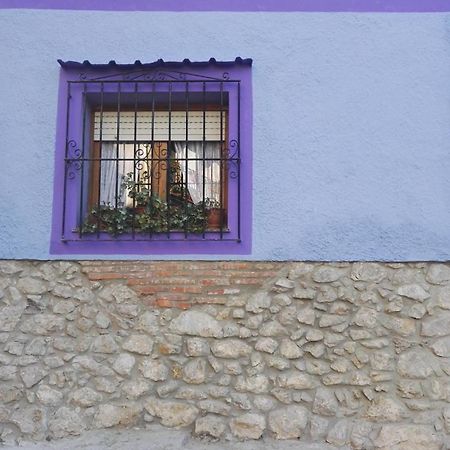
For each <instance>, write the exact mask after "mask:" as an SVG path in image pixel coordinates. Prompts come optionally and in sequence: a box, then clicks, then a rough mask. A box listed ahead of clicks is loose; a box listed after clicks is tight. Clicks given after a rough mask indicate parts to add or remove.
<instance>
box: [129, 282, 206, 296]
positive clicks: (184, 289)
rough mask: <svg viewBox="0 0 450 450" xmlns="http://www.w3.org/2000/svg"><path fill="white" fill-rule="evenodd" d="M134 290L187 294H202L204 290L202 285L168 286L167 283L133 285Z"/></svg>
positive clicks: (144, 292) (142, 293) (145, 292)
mask: <svg viewBox="0 0 450 450" xmlns="http://www.w3.org/2000/svg"><path fill="white" fill-rule="evenodd" d="M133 290H134V291H136V292H137V293H139V294H141V295H144V294H157V293H158V292H160V293H162V292H168V293H170V292H175V293H185V294H200V293H201V292H202V288H201V287H200V286H168V285H166V284H152V285H142V286H133Z"/></svg>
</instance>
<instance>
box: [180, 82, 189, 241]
mask: <svg viewBox="0 0 450 450" xmlns="http://www.w3.org/2000/svg"><path fill="white" fill-rule="evenodd" d="M185 97H186V122H185V128H186V140H185V145H184V174H185V186H186V187H185V190H184V192H183V191H182V196H181V198H182V201H183V202H184V213H185V215H186V216H187V208H188V195H189V180H188V177H189V171H188V168H189V160H188V156H189V154H188V151H189V150H188V144H189V83H188V82H186V86H185ZM187 227H188V223H187V221H186V222H185V224H184V237H185V239H187V237H188V232H187Z"/></svg>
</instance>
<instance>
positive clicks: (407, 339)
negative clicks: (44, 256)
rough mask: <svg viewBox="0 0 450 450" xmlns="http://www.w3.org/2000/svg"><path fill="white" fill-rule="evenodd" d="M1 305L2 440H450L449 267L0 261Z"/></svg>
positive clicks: (381, 445) (398, 443) (419, 445)
mask: <svg viewBox="0 0 450 450" xmlns="http://www.w3.org/2000/svg"><path fill="white" fill-rule="evenodd" d="M233 264H236V265H237V264H243V266H242V267H241V268H238V267H237V266H233ZM111 267H113V268H114V270H111ZM122 269H123V270H122ZM125 269H126V270H125ZM158 271H160V272H161V273H159V274H157V272H158ZM227 271H232V272H233V274H231V275H230V272H227ZM163 272H166V274H165V275H164V274H163ZM235 272H241V273H240V275H241V276H239V273H235ZM108 273H109V274H116V276H114V275H111V276H108V275H106V274H108ZM245 273H247V278H249V279H250V278H252V279H253V280H254V281H253V282H250V283H247V284H242V283H238V282H236V280H238V279H240V280H243V279H244V278H246V277H245ZM261 273H263V274H264V275H261ZM95 274H97V275H95ZM99 274H100V275H99ZM131 274H134V275H131ZM227 274H228V275H227ZM258 274H259V275H258ZM164 277H166V278H164ZM168 279H170V280H171V282H170V283H167V281H168ZM130 280H141V282H140V283H138V282H137V281H134V282H132V281H130ZM183 280H184V281H183ZM186 280H194V282H188V281H186ZM201 280H203V281H201ZM205 280H209V281H205ZM162 281H164V282H163V283H162ZM139 286H140V287H139ZM142 286H153V291H152V290H151V289H150V288H149V289H142ZM155 286H160V288H155ZM183 286H184V287H186V286H190V287H191V290H190V291H189V290H187V291H186V292H187V293H188V294H189V296H190V297H189V301H182V302H181V303H177V302H176V301H174V302H172V303H171V302H169V304H166V303H164V302H162V303H158V302H157V301H156V302H155V301H154V300H155V298H156V297H157V296H158V293H160V292H162V291H161V289H162V290H164V292H165V293H172V294H176V293H180V292H178V291H177V289H180V288H182V287H183ZM205 286H207V288H205ZM173 289H175V291H173ZM205 289H207V291H205ZM210 292H215V293H210ZM181 293H183V292H182V291H181ZM152 296H153V298H152ZM197 296H198V297H200V298H202V299H203V300H202V301H201V302H199V303H197V302H196V301H195V298H196V297H197ZM208 296H210V297H208ZM208 298H211V302H209V301H208V300H207V299H208ZM217 298H220V301H218V300H217ZM0 305H1V306H0V343H1V346H2V347H1V353H0V381H1V384H0V439H1V440H2V441H3V442H12V441H14V440H16V439H36V440H42V439H56V438H61V437H63V436H68V435H76V434H80V433H82V432H83V431H84V430H87V429H92V428H104V427H131V426H142V427H145V425H146V424H148V423H150V422H154V421H158V422H160V423H161V424H162V425H164V426H167V427H189V429H191V430H192V432H193V433H194V434H195V435H198V436H201V437H207V438H212V439H259V438H261V437H275V438H277V439H297V438H300V439H302V440H312V441H327V442H329V443H331V444H334V445H336V446H340V445H350V446H352V447H353V448H354V449H361V450H362V449H366V450H367V449H372V448H376V449H386V450H387V449H394V450H395V449H397V450H401V449H402V450H412V449H427V450H435V449H436V450H437V449H440V448H441V447H442V445H445V442H446V435H447V433H448V432H450V267H449V266H448V265H446V264H428V263H415V264H376V263H353V264H351V263H337V264H331V263H328V264H319V263H317V264H312V263H311V264H309V263H295V262H293V263H291V262H289V263H280V264H274V263H271V262H266V263H264V262H259V263H257V262H244V263H238V262H235V263H232V262H211V263H209V262H201V263H194V262H172V263H169V262H135V263H132V264H131V263H129V262H127V263H125V262H123V263H120V262H115V263H109V262H104V263H88V262H81V263H77V262H30V261H2V262H0ZM158 305H159V306H158ZM161 306H180V308H162V307H161ZM183 308H184V309H183Z"/></svg>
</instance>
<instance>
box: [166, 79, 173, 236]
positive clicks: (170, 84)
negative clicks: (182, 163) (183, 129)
mask: <svg viewBox="0 0 450 450" xmlns="http://www.w3.org/2000/svg"><path fill="white" fill-rule="evenodd" d="M168 108H169V136H168V137H169V142H168V143H167V149H166V153H167V154H166V157H167V163H166V203H167V239H170V225H171V223H170V222H171V221H170V181H171V180H170V177H171V175H172V170H171V169H172V168H171V165H170V151H171V146H172V83H171V82H169V104H168Z"/></svg>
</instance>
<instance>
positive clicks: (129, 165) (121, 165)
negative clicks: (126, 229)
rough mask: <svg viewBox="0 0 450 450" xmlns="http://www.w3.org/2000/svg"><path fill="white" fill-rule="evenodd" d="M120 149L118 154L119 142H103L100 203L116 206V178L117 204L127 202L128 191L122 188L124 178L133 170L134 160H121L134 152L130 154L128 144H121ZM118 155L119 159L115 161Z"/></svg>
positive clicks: (120, 204) (129, 156)
mask: <svg viewBox="0 0 450 450" xmlns="http://www.w3.org/2000/svg"><path fill="white" fill-rule="evenodd" d="M118 150H119V151H118V155H117V144H116V143H114V142H104V143H103V144H102V161H101V175H100V204H102V205H103V204H107V205H108V204H109V205H110V206H113V207H115V206H116V180H117V183H118V184H117V194H118V195H117V206H124V205H125V203H126V202H127V195H126V192H125V190H124V189H123V188H122V180H123V177H124V176H125V175H126V174H127V173H129V172H133V161H132V160H131V161H120V159H124V158H133V153H131V155H130V154H129V151H127V145H126V144H120V145H119V149H118ZM128 150H129V149H128ZM131 150H132V149H131ZM132 151H133V150H132ZM117 156H118V159H119V161H115V159H116V158H117ZM105 160H106V161H105ZM108 160H109V161H108Z"/></svg>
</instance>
